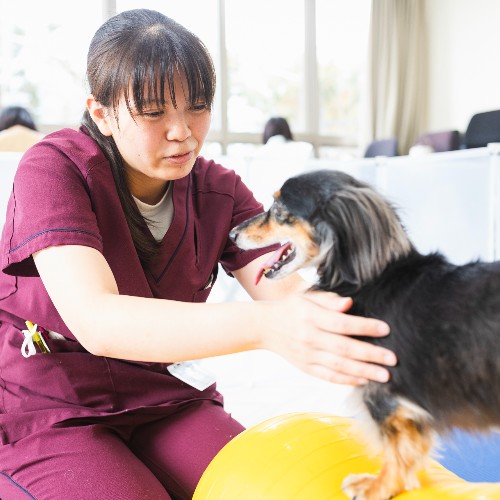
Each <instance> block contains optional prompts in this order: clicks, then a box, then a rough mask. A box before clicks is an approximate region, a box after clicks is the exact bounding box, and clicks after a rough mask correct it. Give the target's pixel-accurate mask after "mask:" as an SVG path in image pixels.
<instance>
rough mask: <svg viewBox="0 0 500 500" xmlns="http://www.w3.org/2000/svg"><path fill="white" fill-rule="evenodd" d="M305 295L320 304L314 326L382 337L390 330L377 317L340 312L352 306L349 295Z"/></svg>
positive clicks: (345, 332) (319, 293)
mask: <svg viewBox="0 0 500 500" xmlns="http://www.w3.org/2000/svg"><path fill="white" fill-rule="evenodd" d="M305 296H306V298H307V299H308V300H310V301H312V302H314V303H315V304H316V305H317V306H320V309H319V310H318V314H317V315H316V316H315V320H316V326H317V327H318V328H321V329H322V330H325V331H333V332H337V333H341V334H343V335H356V336H367V337H383V336H384V335H387V334H388V333H389V332H390V329H389V325H388V324H387V323H385V322H383V321H380V320H378V319H373V318H363V317H360V316H351V315H349V314H341V313H344V312H345V311H347V310H349V308H350V307H351V306H352V299H351V298H350V297H340V296H339V295H337V294H334V293H325V292H308V293H306V294H305ZM321 309H323V311H321ZM335 313H337V314H335Z"/></svg>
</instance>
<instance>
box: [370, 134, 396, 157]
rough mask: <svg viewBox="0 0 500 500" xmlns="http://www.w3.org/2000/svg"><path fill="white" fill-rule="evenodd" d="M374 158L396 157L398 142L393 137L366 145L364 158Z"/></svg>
mask: <svg viewBox="0 0 500 500" xmlns="http://www.w3.org/2000/svg"><path fill="white" fill-rule="evenodd" d="M376 156H398V140H397V139H396V138H395V137H390V138H389V139H377V140H375V141H373V142H372V143H371V144H369V145H368V147H367V148H366V151H365V158H375V157H376Z"/></svg>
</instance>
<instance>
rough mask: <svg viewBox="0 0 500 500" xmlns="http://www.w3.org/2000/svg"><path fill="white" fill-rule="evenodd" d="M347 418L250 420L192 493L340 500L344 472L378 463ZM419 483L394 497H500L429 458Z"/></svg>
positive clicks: (373, 468) (204, 499)
mask: <svg viewBox="0 0 500 500" xmlns="http://www.w3.org/2000/svg"><path fill="white" fill-rule="evenodd" d="M380 466H381V458H380V457H377V456H371V455H370V454H369V453H368V452H367V450H366V446H365V444H364V442H363V439H362V437H361V436H360V435H359V431H357V430H356V429H355V428H354V427H353V425H352V420H350V419H348V418H344V417H336V416H333V415H328V414H323V413H293V414H288V415H282V416H279V417H275V418H272V419H269V420H266V421H265V422H263V423H261V424H258V425H256V426H254V427H251V428H249V429H247V430H246V431H244V432H243V433H241V434H240V435H239V436H236V437H235V438H234V439H233V440H232V441H230V442H229V443H228V444H227V445H226V446H225V447H224V448H223V449H222V450H221V451H220V452H219V453H218V454H217V456H216V457H215V458H214V459H213V460H212V462H211V463H210V465H209V466H208V468H207V469H206V471H205V473H204V474H203V476H202V477H201V479H200V482H199V483H198V487H197V488H196V491H195V493H194V496H193V500H327V499H328V500H346V498H347V496H346V495H345V494H344V493H343V492H342V489H341V484H342V481H343V480H344V478H345V477H346V476H348V475H349V474H356V473H364V472H368V473H371V474H376V473H377V472H378V471H379V470H380ZM419 478H420V482H421V488H419V489H418V490H414V491H409V492H405V493H402V494H401V495H398V497H397V498H398V499H401V500H424V499H425V500H449V499H454V500H457V499H460V500H462V499H463V500H500V484H497V483H469V482H467V481H464V480H463V479H460V478H458V477H457V476H456V475H455V474H453V473H452V472H450V471H448V470H447V469H445V468H444V467H442V466H441V465H440V464H438V463H437V462H435V461H432V460H431V461H430V464H429V467H428V468H427V469H426V471H425V472H422V473H421V474H420V476H419Z"/></svg>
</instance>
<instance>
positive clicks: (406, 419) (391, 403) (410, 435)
mask: <svg viewBox="0 0 500 500" xmlns="http://www.w3.org/2000/svg"><path fill="white" fill-rule="evenodd" d="M231 237H232V238H233V240H234V241H235V242H236V243H237V244H238V245H239V246H240V247H241V248H245V249H249V248H256V247H262V246H266V245H269V244H271V243H276V242H282V243H283V242H285V244H284V245H283V246H282V247H281V249H280V250H279V251H278V252H276V254H275V258H274V259H272V261H270V262H268V263H267V267H266V268H265V269H262V271H261V275H264V276H266V277H267V278H278V277H282V276H286V275H288V274H290V273H291V272H293V271H296V270H297V269H299V268H301V267H305V266H316V267H317V270H318V276H319V282H318V284H317V285H316V286H315V288H317V289H320V290H329V291H334V292H337V293H339V294H340V295H343V296H350V297H352V298H353V301H354V305H353V307H352V309H351V310H350V311H349V312H350V313H351V314H356V315H359V316H369V317H375V318H379V319H382V320H384V321H386V322H387V323H388V324H389V325H390V328H391V334H390V335H389V336H387V337H384V338H377V339H373V338H366V340H367V341H369V342H372V343H376V344H379V345H383V346H385V347H387V348H389V349H391V350H393V351H394V352H395V353H396V355H397V357H398V360H399V363H398V365H397V366H396V367H394V368H390V371H391V380H390V381H389V382H388V383H376V382H370V383H368V384H367V385H366V386H363V387H360V388H357V389H356V391H360V396H361V399H362V401H363V403H364V407H365V408H366V410H367V411H368V413H369V415H370V416H371V420H372V421H373V422H374V423H375V424H376V426H375V427H376V428H377V429H378V432H377V433H376V434H378V437H380V438H381V443H382V445H383V451H384V465H383V467H382V470H381V472H380V474H379V476H377V477H375V476H370V475H351V476H349V477H348V478H346V480H345V481H344V484H343V489H344V491H345V493H346V494H347V495H348V496H350V497H351V498H356V500H385V499H388V498H391V497H393V496H395V495H397V494H398V493H400V492H402V491H404V490H405V489H411V488H415V487H417V486H418V479H417V472H418V471H419V470H420V469H422V468H423V467H424V465H425V459H426V458H427V456H428V455H429V453H430V451H431V449H432V447H433V444H434V438H435V436H436V434H439V433H442V432H444V431H447V430H449V429H450V428H452V427H454V426H457V427H462V428H465V429H474V430H487V429H489V428H492V427H498V426H500V262H493V263H485V262H471V263H470V264H466V265H461V266H457V265H453V264H451V263H449V262H448V261H447V260H446V259H445V258H444V257H443V256H442V255H440V254H438V253H433V254H430V255H422V254H420V253H419V252H418V251H417V250H416V249H415V247H414V245H413V244H412V243H411V241H410V240H409V239H408V236H407V234H406V232H405V230H404V228H403V226H402V225H401V223H400V220H399V218H398V216H397V214H396V212H395V210H394V209H393V207H392V206H391V205H390V204H389V203H388V202H387V201H386V200H385V199H384V198H383V197H382V196H381V195H380V194H378V193H377V192H376V191H375V190H373V189H372V188H370V187H369V186H368V185H366V184H364V183H362V182H359V181H357V180H356V179H354V178H353V177H351V176H349V175H347V174H345V173H342V172H337V171H326V170H325V171H316V172H311V173H306V174H303V175H299V176H297V177H293V178H291V179H289V180H287V181H286V182H285V184H284V185H283V186H282V188H281V190H280V191H278V192H277V193H276V194H275V197H274V203H273V205H272V206H271V208H270V209H269V211H267V212H265V213H263V214H261V215H258V216H256V217H254V218H253V219H250V220H249V221H247V222H244V223H243V224H241V225H239V226H238V227H236V228H235V229H234V230H233V231H232V233H231ZM464 237H466V235H464ZM261 275H259V278H260V276H261Z"/></svg>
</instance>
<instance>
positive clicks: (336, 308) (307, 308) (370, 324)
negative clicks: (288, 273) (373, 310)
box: [260, 292, 397, 385]
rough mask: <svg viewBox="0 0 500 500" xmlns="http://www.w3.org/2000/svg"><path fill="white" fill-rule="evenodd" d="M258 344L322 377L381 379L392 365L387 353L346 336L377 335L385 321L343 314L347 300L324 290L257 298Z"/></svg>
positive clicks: (362, 380)
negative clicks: (261, 310)
mask: <svg viewBox="0 0 500 500" xmlns="http://www.w3.org/2000/svg"><path fill="white" fill-rule="evenodd" d="M261 304H262V305H263V306H264V307H267V308H268V309H267V314H266V313H265V314H264V315H263V316H262V317H261V319H262V320H263V321H265V322H266V323H265V324H261V325H260V326H261V328H262V331H263V332H265V333H264V334H263V339H262V343H263V347H264V348H266V349H269V350H271V351H274V352H275V353H277V354H280V355H281V356H283V357H284V358H285V359H287V360H288V361H289V362H290V363H292V364H294V365H295V366H297V367H298V368H300V369H301V370H303V371H304V372H306V373H308V374H310V375H314V376H316V377H319V378H322V379H324V380H327V381H330V382H335V383H340V384H349V385H363V384H366V383H367V382H368V381H369V380H375V381H378V382H386V381H387V380H389V371H388V370H387V369H385V368H384V367H382V366H379V365H387V366H394V365H395V364H396V362H397V359H396V356H395V355H394V353H393V352H391V351H389V350H387V349H385V348H383V347H379V346H375V345H372V344H370V343H368V342H364V341H361V340H358V339H356V338H352V337H351V336H369V337H381V336H384V335H387V334H388V333H389V327H388V325H387V324H386V323H384V322H382V321H379V320H375V319H370V318H362V317H358V316H351V315H348V314H344V312H345V311H347V310H348V309H349V308H350V307H351V305H352V300H351V299H349V298H343V297H340V296H338V295H336V294H333V293H329V292H307V293H300V294H294V295H292V296H290V297H289V298H287V299H285V300H281V301H272V302H267V303H266V302H262V303H261Z"/></svg>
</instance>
